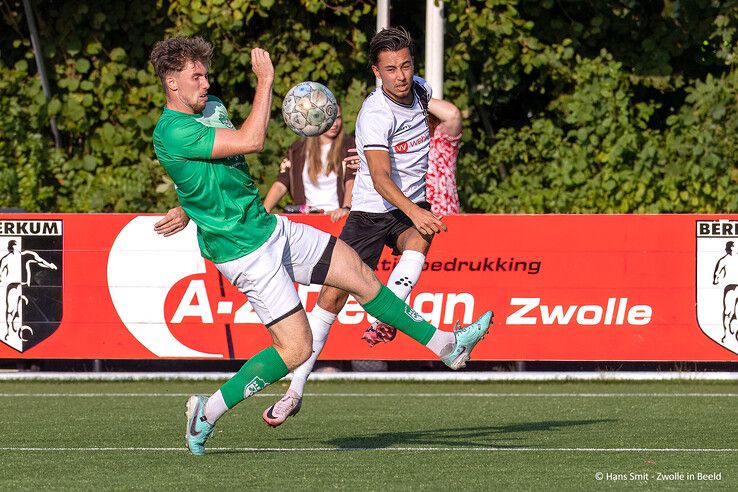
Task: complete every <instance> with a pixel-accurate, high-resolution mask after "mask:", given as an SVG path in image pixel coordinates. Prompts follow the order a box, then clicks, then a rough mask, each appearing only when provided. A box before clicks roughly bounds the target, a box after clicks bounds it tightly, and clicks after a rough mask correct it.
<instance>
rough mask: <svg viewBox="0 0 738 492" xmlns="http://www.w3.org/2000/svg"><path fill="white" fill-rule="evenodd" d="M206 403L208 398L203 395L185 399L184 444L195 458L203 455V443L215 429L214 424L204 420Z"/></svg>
mask: <svg viewBox="0 0 738 492" xmlns="http://www.w3.org/2000/svg"><path fill="white" fill-rule="evenodd" d="M207 403H208V397H207V396H205V395H192V396H190V397H189V398H188V399H187V405H186V411H185V415H186V416H187V429H186V431H185V443H186V444H187V449H189V450H190V452H191V453H192V454H194V455H195V456H202V455H203V454H205V441H207V440H208V438H209V437H210V435H211V434H212V433H213V429H214V428H215V424H211V423H209V422H208V421H207V420H205V405H207Z"/></svg>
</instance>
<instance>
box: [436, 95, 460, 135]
mask: <svg viewBox="0 0 738 492" xmlns="http://www.w3.org/2000/svg"><path fill="white" fill-rule="evenodd" d="M428 112H429V113H430V114H432V115H433V116H435V117H436V118H438V119H439V120H440V121H441V123H440V124H441V125H443V126H444V129H445V130H446V133H448V134H449V135H450V136H452V137H455V136H457V135H459V134H461V111H459V108H457V107H456V106H454V105H453V104H451V103H450V102H448V101H442V100H440V99H431V100H430V101H429V102H428Z"/></svg>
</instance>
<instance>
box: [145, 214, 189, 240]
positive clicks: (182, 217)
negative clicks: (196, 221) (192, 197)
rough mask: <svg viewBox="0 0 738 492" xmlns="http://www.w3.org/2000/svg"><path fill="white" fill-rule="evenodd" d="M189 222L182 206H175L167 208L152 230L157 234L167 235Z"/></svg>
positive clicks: (175, 232)
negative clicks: (167, 210)
mask: <svg viewBox="0 0 738 492" xmlns="http://www.w3.org/2000/svg"><path fill="white" fill-rule="evenodd" d="M189 223H190V217H189V216H188V215H187V213H186V212H185V211H184V209H183V208H182V207H175V208H173V209H171V210H169V212H167V213H166V215H165V216H164V217H163V218H162V219H161V220H159V221H158V222H156V223H155V224H154V231H156V233H157V234H161V235H162V236H165V237H168V236H171V235H173V234H177V233H178V232H180V231H183V230H184V229H185V227H187V224H189Z"/></svg>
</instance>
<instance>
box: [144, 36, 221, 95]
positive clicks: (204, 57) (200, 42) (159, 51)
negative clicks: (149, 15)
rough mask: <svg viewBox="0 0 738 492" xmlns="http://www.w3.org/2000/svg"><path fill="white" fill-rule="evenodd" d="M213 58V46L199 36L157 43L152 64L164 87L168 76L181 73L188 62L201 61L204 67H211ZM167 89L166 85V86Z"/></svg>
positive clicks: (152, 56) (152, 53) (182, 37)
mask: <svg viewBox="0 0 738 492" xmlns="http://www.w3.org/2000/svg"><path fill="white" fill-rule="evenodd" d="M212 58H213V45H211V44H210V43H209V42H207V41H205V40H204V39H203V38H201V37H199V36H195V37H186V36H176V37H174V38H170V39H165V40H164V41H157V43H156V44H155V45H154V48H153V49H152V50H151V58H150V59H151V64H152V65H153V66H154V72H156V75H158V76H159V79H160V80H161V83H162V84H163V85H164V79H165V78H166V76H167V75H169V74H171V73H174V72H181V71H182V70H184V69H185V67H186V66H187V63H188V62H193V61H199V62H202V64H203V65H210V60H212ZM165 87H166V85H165Z"/></svg>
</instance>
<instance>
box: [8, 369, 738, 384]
mask: <svg viewBox="0 0 738 492" xmlns="http://www.w3.org/2000/svg"><path fill="white" fill-rule="evenodd" d="M233 374H234V373H232V372H198V373H192V372H183V373H179V372H86V373H85V372H32V371H29V372H18V371H8V372H5V371H0V381H151V380H156V381H160V380H165V381H173V380H180V381H224V380H227V379H230V378H231V377H232V376H233ZM289 379H291V375H288V376H286V377H285V380H289ZM310 380H311V381H450V382H458V381H738V372H676V371H674V372H649V371H623V372H615V371H571V372H560V371H521V372H498V371H489V372H487V371H484V372H482V371H462V372H456V371H439V372H336V373H329V372H317V373H313V374H311V375H310Z"/></svg>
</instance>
